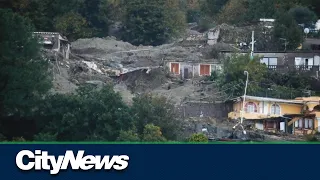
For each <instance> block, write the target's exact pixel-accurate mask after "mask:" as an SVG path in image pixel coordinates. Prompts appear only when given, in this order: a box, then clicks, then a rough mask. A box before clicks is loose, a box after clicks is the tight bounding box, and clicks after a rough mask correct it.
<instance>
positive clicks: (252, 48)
mask: <svg viewBox="0 0 320 180" xmlns="http://www.w3.org/2000/svg"><path fill="white" fill-rule="evenodd" d="M251 40H252V41H251V56H250V58H251V60H252V59H253V52H254V43H255V40H254V31H252V37H251Z"/></svg>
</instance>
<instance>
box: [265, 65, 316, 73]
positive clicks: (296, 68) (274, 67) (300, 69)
mask: <svg viewBox="0 0 320 180" xmlns="http://www.w3.org/2000/svg"><path fill="white" fill-rule="evenodd" d="M319 68H320V66H313V65H312V66H303V65H298V66H296V65H269V66H268V69H269V70H271V71H277V72H283V73H284V72H289V71H297V72H306V73H316V72H317V71H319Z"/></svg>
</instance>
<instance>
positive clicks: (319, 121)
mask: <svg viewBox="0 0 320 180" xmlns="http://www.w3.org/2000/svg"><path fill="white" fill-rule="evenodd" d="M318 132H320V118H318Z"/></svg>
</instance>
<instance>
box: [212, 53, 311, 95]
mask: <svg viewBox="0 0 320 180" xmlns="http://www.w3.org/2000/svg"><path fill="white" fill-rule="evenodd" d="M244 71H248V72H249V83H248V89H247V94H248V95H254V96H260V97H266V96H267V97H274V98H283V99H292V98H295V97H301V96H304V95H305V94H304V92H305V91H306V90H314V89H312V87H311V84H312V77H310V76H308V75H305V74H299V73H297V72H295V71H289V72H288V73H286V74H283V73H278V72H276V71H268V70H267V67H266V66H265V65H264V64H261V63H260V62H259V57H254V59H253V60H251V59H250V55H249V54H247V55H234V56H231V57H229V58H227V59H226V60H225V61H224V68H223V72H222V73H220V74H218V75H217V74H212V75H211V79H212V80H214V81H215V82H216V83H217V85H218V87H219V88H220V90H221V91H223V92H225V93H226V95H227V96H228V97H237V96H242V95H243V93H244V87H245V81H246V75H245V74H244Z"/></svg>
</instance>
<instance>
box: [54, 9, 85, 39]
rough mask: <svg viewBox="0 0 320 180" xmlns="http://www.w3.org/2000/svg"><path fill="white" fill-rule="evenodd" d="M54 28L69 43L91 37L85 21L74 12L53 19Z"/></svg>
mask: <svg viewBox="0 0 320 180" xmlns="http://www.w3.org/2000/svg"><path fill="white" fill-rule="evenodd" d="M55 28H56V30H58V31H59V32H61V33H62V34H64V35H65V36H67V37H68V38H69V40H70V41H73V40H77V39H78V38H85V37H90V36H91V30H90V29H89V27H88V23H87V21H86V19H85V18H83V17H82V16H81V15H80V14H78V13H74V12H70V13H67V14H64V15H62V16H59V17H57V18H56V19H55Z"/></svg>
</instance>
